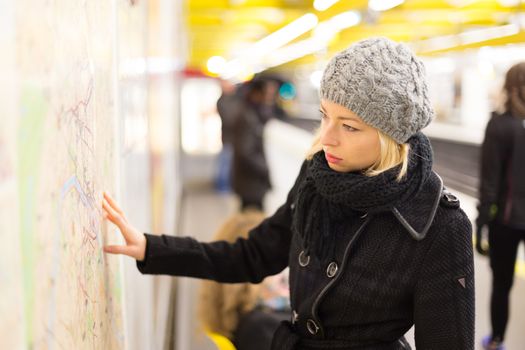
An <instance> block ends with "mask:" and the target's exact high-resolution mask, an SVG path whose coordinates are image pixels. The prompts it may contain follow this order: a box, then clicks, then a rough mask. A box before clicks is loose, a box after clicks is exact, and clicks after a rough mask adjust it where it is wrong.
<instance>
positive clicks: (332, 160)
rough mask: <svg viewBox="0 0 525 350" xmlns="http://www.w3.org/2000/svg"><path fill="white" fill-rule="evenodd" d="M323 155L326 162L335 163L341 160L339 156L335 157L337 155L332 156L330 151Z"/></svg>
mask: <svg viewBox="0 0 525 350" xmlns="http://www.w3.org/2000/svg"><path fill="white" fill-rule="evenodd" d="M324 156H325V158H326V161H327V162H328V163H332V164H337V163H340V162H341V161H342V159H341V158H337V157H335V156H333V155H331V154H330V153H327V152H325V153H324Z"/></svg>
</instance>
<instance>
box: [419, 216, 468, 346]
mask: <svg viewBox="0 0 525 350" xmlns="http://www.w3.org/2000/svg"><path fill="white" fill-rule="evenodd" d="M446 210H450V209H446ZM452 210H455V211H456V212H455V213H454V214H456V215H458V217H456V218H454V219H452V220H449V222H454V225H446V226H443V227H441V228H440V231H439V232H436V233H437V234H436V236H435V237H434V241H433V242H431V246H430V248H429V250H428V253H427V254H426V256H425V260H424V262H423V265H422V267H421V270H420V272H419V274H420V275H419V278H418V283H417V286H416V290H415V295H414V322H415V340H416V348H417V349H447V350H473V349H474V315H475V313H474V311H475V305H474V261H473V253H472V231H471V230H472V228H471V224H470V221H469V220H468V218H467V216H466V215H465V214H464V213H463V211H461V210H460V209H452Z"/></svg>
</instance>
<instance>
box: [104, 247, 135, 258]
mask: <svg viewBox="0 0 525 350" xmlns="http://www.w3.org/2000/svg"><path fill="white" fill-rule="evenodd" d="M104 251H105V252H106V253H111V254H123V255H128V256H131V255H130V253H131V252H130V248H129V247H128V246H125V245H107V246H104Z"/></svg>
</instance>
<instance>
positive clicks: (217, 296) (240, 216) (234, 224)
mask: <svg viewBox="0 0 525 350" xmlns="http://www.w3.org/2000/svg"><path fill="white" fill-rule="evenodd" d="M263 219H264V214H263V213H262V212H260V211H257V210H247V211H244V212H242V213H237V214H235V215H233V216H231V217H230V218H229V219H227V220H226V222H224V224H223V225H222V226H221V227H220V228H219V230H218V231H217V233H216V234H215V236H214V240H224V241H228V242H235V241H236V240H237V239H238V238H246V237H247V236H248V232H249V231H250V230H251V229H252V228H254V227H256V226H257V225H259V223H261V221H262V220H263ZM259 294H260V291H259V285H253V284H250V283H236V284H222V283H217V282H213V281H202V282H201V290H200V297H199V299H200V300H199V304H198V314H199V321H200V326H201V328H202V329H203V330H204V331H206V332H214V333H218V334H221V335H223V336H225V337H226V338H229V339H230V340H231V339H233V333H234V331H235V329H237V325H238V323H239V319H240V318H241V316H242V315H244V314H245V313H248V312H249V311H251V310H253V308H254V307H255V305H256V304H257V301H258V297H259Z"/></svg>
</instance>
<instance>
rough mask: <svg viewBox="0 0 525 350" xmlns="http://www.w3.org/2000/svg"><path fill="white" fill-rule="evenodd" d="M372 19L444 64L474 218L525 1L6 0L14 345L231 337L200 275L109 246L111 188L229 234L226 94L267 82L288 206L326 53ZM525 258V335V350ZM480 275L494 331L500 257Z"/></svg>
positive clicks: (145, 224)
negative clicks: (491, 125)
mask: <svg viewBox="0 0 525 350" xmlns="http://www.w3.org/2000/svg"><path fill="white" fill-rule="evenodd" d="M371 36H386V37H389V38H391V39H393V40H396V41H402V42H405V43H406V44H408V45H409V46H410V47H411V48H412V49H413V50H414V52H416V53H417V54H418V55H419V56H420V57H421V58H422V60H423V62H424V63H425V66H426V70H427V77H428V81H429V87H430V95H431V96H430V98H431V100H432V102H433V104H434V108H435V110H436V113H437V117H436V119H435V120H434V121H433V122H432V123H431V125H430V126H428V127H427V128H426V129H425V130H424V132H425V133H426V134H427V135H428V136H429V137H430V138H431V141H432V145H433V147H434V152H435V169H436V171H437V172H438V173H440V174H441V175H442V177H443V178H444V181H445V184H446V186H447V187H449V188H450V189H451V190H452V191H453V192H455V193H457V195H458V197H459V198H460V200H461V202H462V207H464V210H465V211H466V212H467V214H468V215H469V216H470V217H471V218H472V219H474V218H475V216H476V210H475V206H476V202H477V195H478V194H477V188H478V184H479V152H480V144H481V142H482V141H483V137H484V130H485V127H486V124H487V121H488V120H489V118H490V115H491V112H492V111H494V110H499V109H500V108H501V107H502V106H501V104H502V98H503V97H502V96H501V90H502V84H503V79H504V73H505V72H506V71H507V69H508V68H509V67H510V66H511V65H513V64H515V63H517V62H519V61H523V60H525V4H524V3H523V1H521V0H428V1H427V0H406V1H403V0H370V1H362V0H352V1H349V0H340V1H337V0H149V1H146V0H111V1H107V0H92V1H79V2H71V1H67V0H56V1H52V2H35V1H30V0H17V1H14V0H0V76H1V79H0V96H1V99H2V100H1V101H2V103H1V104H0V116H1V117H0V118H1V121H2V122H1V123H0V208H1V210H0V239H1V241H2V242H3V243H4V244H3V246H4V247H5V249H4V253H3V254H0V295H1V296H2V298H1V300H0V348H1V349H59V348H68V349H73V348H74V349H88V348H89V349H177V350H186V349H188V350H193V349H205V350H206V349H216V347H215V345H214V343H213V342H212V340H210V337H209V336H207V335H206V334H205V333H204V332H203V330H202V329H201V327H199V324H198V321H197V317H196V309H197V305H198V294H199V293H198V291H199V286H200V284H199V283H200V282H199V281H195V280H191V279H186V278H177V279H174V278H169V277H160V276H154V277H152V276H142V275H140V274H139V273H138V271H137V270H136V267H135V262H134V261H131V259H123V258H120V257H108V256H105V255H104V254H103V253H102V248H101V247H102V245H104V244H107V243H108V242H112V241H117V240H118V239H119V238H118V235H117V233H116V231H115V230H114V229H113V228H111V227H109V226H108V225H107V224H106V223H104V222H103V221H102V220H101V217H100V214H101V209H100V201H101V195H102V191H104V190H106V191H108V192H110V193H112V194H113V195H114V196H115V197H116V198H117V199H118V201H119V202H120V203H121V204H122V207H123V209H124V211H125V212H126V215H127V216H128V219H129V220H130V221H131V222H133V224H134V225H136V226H137V227H138V228H139V229H141V230H142V231H144V232H152V233H166V234H173V235H190V236H194V237H196V238H197V239H199V240H211V239H212V237H213V236H214V234H215V233H216V232H217V230H218V228H219V227H220V225H221V224H222V223H223V222H224V221H225V220H226V218H227V217H228V216H230V215H232V214H234V213H236V212H238V211H239V207H240V206H241V204H242V195H240V194H239V193H238V191H236V190H234V189H232V186H231V185H232V184H231V183H230V181H229V176H230V175H229V173H228V169H229V164H230V161H229V160H228V159H231V156H232V154H231V151H229V152H228V150H227V148H228V147H226V146H227V145H228V144H233V143H235V141H231V140H225V139H224V133H225V129H224V128H225V126H226V124H227V121H225V119H224V116H222V118H221V115H219V110H220V106H219V105H220V104H219V105H218V100H219V98H220V97H221V96H224V95H228V94H232V95H235V96H237V97H238V98H239V99H241V100H242V99H248V98H251V97H249V96H252V97H253V96H254V95H253V94H252V92H253V91H254V89H253V87H254V86H257V85H259V83H257V82H262V83H261V84H260V85H261V86H262V90H260V92H261V94H262V95H259V97H258V98H255V100H257V101H256V102H257V103H258V104H259V105H260V108H261V110H263V111H264V113H263V114H262V115H264V118H263V119H262V121H261V122H260V123H259V124H257V125H256V126H255V127H254V128H255V130H257V135H258V136H257V137H259V138H260V141H261V147H262V149H261V150H258V151H256V152H259V153H260V154H263V155H264V158H265V160H266V165H267V168H268V176H269V182H270V183H271V188H266V189H265V190H264V191H263V197H262V208H261V209H263V210H264V212H265V213H266V214H267V215H270V214H272V213H273V212H274V211H275V209H276V208H277V207H278V206H279V205H280V204H281V203H283V201H284V199H285V197H286V194H287V192H288V190H289V189H290V187H291V185H292V183H293V181H294V179H295V176H296V174H297V173H298V170H299V167H300V164H301V162H302V159H303V158H304V153H305V151H306V150H307V149H308V147H309V145H310V142H311V137H312V133H313V131H314V130H315V129H316V127H317V126H318V123H319V111H318V110H319V106H318V104H319V99H318V89H319V84H320V79H321V75H322V71H323V68H324V66H325V64H326V62H327V61H328V59H329V58H330V57H332V55H333V54H334V53H336V52H338V51H340V50H342V49H344V48H346V47H347V46H349V45H351V44H352V43H353V42H355V41H358V40H360V39H364V38H368V37H371ZM254 82H255V83H254ZM255 100H253V101H255ZM228 108H230V109H231V108H233V107H228ZM234 134H235V133H234ZM231 137H232V138H233V139H235V135H233V136H231ZM252 151H253V150H249V151H247V152H248V153H249V152H252ZM254 152H255V151H254ZM261 152H262V153H261ZM249 154H254V153H249ZM228 157H230V158H228ZM225 169H226V170H225ZM523 258H524V255H523V251H521V250H520V252H519V263H518V265H517V278H516V281H515V286H514V289H513V295H514V296H515V297H514V298H513V299H512V310H511V320H510V324H509V329H508V331H507V340H506V343H507V348H508V349H511V350H512V349H523V348H525V335H524V334H523V332H522V325H523V324H524V323H525V318H524V316H523V313H522V312H520V310H525V305H524V304H525V303H524V302H523V300H522V299H521V298H519V297H516V296H519V295H521V294H522V293H524V292H525V284H524V278H525V268H524V265H523ZM476 278H477V280H476V288H477V291H476V292H477V296H476V298H477V300H476V306H477V311H476V314H477V316H476V317H477V318H476V321H477V324H476V332H477V335H476V342H477V343H478V340H479V338H480V337H481V336H483V335H485V334H487V333H488V332H489V328H490V327H489V326H490V323H489V317H490V316H489V307H488V306H489V297H490V283H491V279H490V268H489V266H488V261H487V260H486V259H483V258H478V257H476ZM411 338H413V336H412V335H409V340H410V341H411V342H412V343H413V339H411Z"/></svg>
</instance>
